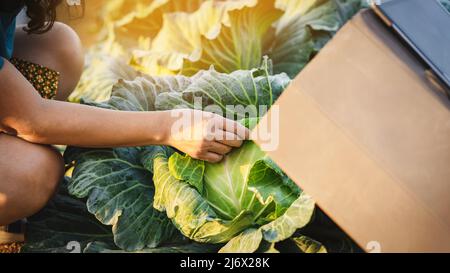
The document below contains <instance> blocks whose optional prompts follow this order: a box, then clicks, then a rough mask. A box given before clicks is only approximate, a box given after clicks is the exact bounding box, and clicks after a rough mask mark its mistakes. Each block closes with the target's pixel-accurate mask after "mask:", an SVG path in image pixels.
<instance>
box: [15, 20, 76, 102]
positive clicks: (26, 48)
mask: <svg viewBox="0 0 450 273" xmlns="http://www.w3.org/2000/svg"><path fill="white" fill-rule="evenodd" d="M23 27H24V26H18V27H17V29H16V39H15V47H14V53H13V55H14V57H15V58H18V59H22V60H25V61H29V62H32V63H35V64H39V65H42V66H45V67H48V68H50V69H52V70H55V71H57V72H59V73H60V80H59V89H58V94H57V96H56V99H57V100H66V99H67V98H68V96H69V95H70V93H72V91H73V90H74V89H75V87H76V85H77V84H78V81H79V79H80V76H81V73H82V71H83V64H84V54H83V49H82V46H81V42H80V39H79V38H78V35H77V34H76V33H75V31H74V30H72V29H71V28H70V27H69V26H67V25H65V24H62V23H58V22H56V23H55V25H54V26H53V28H52V29H51V30H50V31H49V32H47V33H44V34H28V33H26V32H25V31H24V30H23Z"/></svg>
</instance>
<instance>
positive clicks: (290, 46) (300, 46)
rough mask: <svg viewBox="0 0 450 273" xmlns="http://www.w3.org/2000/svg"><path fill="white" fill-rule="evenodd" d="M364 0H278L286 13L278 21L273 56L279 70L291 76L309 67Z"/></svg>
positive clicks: (275, 66) (275, 69)
mask: <svg viewBox="0 0 450 273" xmlns="http://www.w3.org/2000/svg"><path fill="white" fill-rule="evenodd" d="M364 2H365V1H364V0H304V1H298V0H277V2H276V7H277V8H280V9H282V10H284V11H285V14H284V15H283V17H282V18H281V19H280V21H279V22H278V23H277V24H276V31H275V35H274V37H273V44H272V45H271V46H270V52H271V54H270V57H271V58H272V59H273V62H274V71H275V72H276V73H279V72H281V71H282V72H286V73H287V74H288V75H289V76H290V77H291V78H294V77H295V76H297V74H298V73H299V72H300V71H301V70H302V69H303V68H304V67H305V66H306V64H307V63H308V62H309V61H310V60H311V58H312V57H313V56H314V54H315V53H317V52H318V51H319V50H320V49H321V48H322V47H323V46H324V45H325V44H326V43H327V42H328V41H329V40H330V39H331V38H332V36H333V35H334V34H335V32H336V31H337V30H339V28H340V27H341V26H342V25H343V24H344V23H345V22H346V21H347V20H348V19H350V18H351V17H352V16H353V15H354V14H355V13H356V12H357V11H358V10H359V9H361V8H362V7H363V3H364Z"/></svg>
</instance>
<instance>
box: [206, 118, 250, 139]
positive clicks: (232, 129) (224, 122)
mask: <svg viewBox="0 0 450 273" xmlns="http://www.w3.org/2000/svg"><path fill="white" fill-rule="evenodd" d="M215 126H216V128H217V129H221V130H223V131H224V132H229V133H232V134H234V135H235V136H237V137H238V138H235V139H229V140H246V139H249V137H250V130H249V129H247V128H246V127H245V126H243V125H241V124H239V123H238V122H236V121H233V120H230V119H226V118H222V117H219V118H217V119H216V122H215Z"/></svg>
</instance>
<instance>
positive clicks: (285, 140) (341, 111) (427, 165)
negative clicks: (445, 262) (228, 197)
mask: <svg viewBox="0 0 450 273" xmlns="http://www.w3.org/2000/svg"><path fill="white" fill-rule="evenodd" d="M426 75H427V73H425V67H424V66H423V65H422V64H421V63H420V62H419V61H418V60H417V58H415V56H413V55H412V54H411V53H410V52H409V51H408V50H407V48H406V47H405V46H403V45H402V43H401V42H400V40H399V39H398V38H397V37H395V36H394V35H393V34H392V32H391V31H390V30H389V29H388V28H387V27H386V26H385V25H383V23H382V22H381V21H380V20H379V18H377V17H376V16H375V15H374V14H373V12H372V11H370V10H366V11H363V12H361V13H360V14H358V15H357V16H356V17H355V18H354V19H352V20H351V21H350V22H349V23H348V24H347V25H346V26H344V27H343V28H342V29H341V30H340V31H339V33H338V34H337V35H336V36H335V38H334V39H333V40H332V41H331V42H330V43H329V44H328V45H327V46H326V47H325V48H324V49H323V50H322V51H321V52H320V54H318V56H316V58H315V59H314V60H313V61H312V62H311V63H310V64H309V65H308V66H307V67H306V69H304V70H303V72H302V73H301V74H300V75H299V76H298V77H297V78H296V79H295V80H294V82H293V84H292V85H291V86H290V87H289V88H288V89H287V90H286V91H285V93H284V94H283V95H282V97H281V98H280V100H279V101H278V102H277V104H276V105H277V106H279V111H280V113H279V114H280V121H279V122H280V124H279V129H280V139H279V146H278V147H277V149H276V150H275V151H269V154H270V155H271V157H272V158H273V159H274V160H275V161H276V162H277V163H278V164H279V165H280V166H281V167H282V168H283V169H284V170H285V171H286V173H287V174H288V175H289V176H291V178H292V179H294V181H296V182H297V183H298V184H299V185H300V187H302V188H303V189H304V190H305V191H306V192H307V193H308V194H310V195H311V196H312V197H313V198H314V199H315V200H316V201H317V203H318V205H319V206H320V207H321V208H322V209H323V210H324V211H325V212H326V213H327V214H329V215H330V216H331V217H332V218H333V219H334V220H335V222H336V223H337V224H338V225H340V226H341V227H342V228H343V229H344V230H345V231H346V232H347V233H348V234H349V235H350V236H351V237H353V238H354V239H355V240H356V241H357V242H358V243H359V244H360V246H361V247H363V248H365V249H366V248H367V247H369V246H377V247H378V246H379V247H380V248H381V249H380V250H381V251H382V252H450V102H449V101H448V99H447V98H446V96H445V95H444V93H443V92H442V90H441V89H440V88H439V87H438V86H437V85H434V84H433V81H430V79H429V78H428V77H427V76H426ZM272 115H273V113H272V112H271V113H269V115H268V116H267V117H266V118H265V119H263V120H262V122H261V124H260V126H261V127H266V126H267V124H268V123H269V122H270V120H271V119H272ZM274 135H276V134H274ZM260 144H263V143H262V141H261V143H260Z"/></svg>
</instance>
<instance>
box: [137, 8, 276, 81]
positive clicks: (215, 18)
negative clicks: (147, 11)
mask: <svg viewBox="0 0 450 273" xmlns="http://www.w3.org/2000/svg"><path fill="white" fill-rule="evenodd" d="M281 15H282V12H281V11H279V10H277V9H275V8H274V0H265V1H258V0H237V1H205V2H204V3H203V4H202V5H201V7H200V8H199V9H198V10H197V11H195V12H193V13H187V12H177V13H167V14H165V15H164V19H163V20H164V23H163V27H162V28H161V31H160V32H159V33H158V35H157V36H156V37H155V39H154V41H153V43H152V44H151V46H150V50H148V51H147V52H145V51H139V52H138V54H136V55H135V57H136V58H135V62H136V63H138V64H142V63H143V62H145V60H144V61H141V60H140V59H142V58H144V59H146V60H147V61H146V64H145V65H141V67H144V68H145V67H146V66H148V65H155V64H158V65H161V66H163V67H165V68H167V69H169V70H171V71H182V73H183V74H186V75H194V74H195V73H197V72H198V71H200V70H202V69H208V67H209V66H210V65H215V66H216V69H217V70H218V71H220V72H227V73H231V72H232V71H235V70H239V69H252V68H255V67H257V66H258V62H259V60H260V59H261V57H262V56H263V54H264V53H263V42H264V40H265V35H266V33H267V32H268V30H269V29H270V27H271V25H272V23H274V22H275V21H276V20H277V19H278V18H279V17H280V16H281ZM187 30H189V31H187ZM174 33H177V35H174ZM243 33H245V35H243ZM149 59H152V60H155V59H157V60H158V61H157V63H155V62H154V61H153V62H149ZM149 69H150V70H151V68H149Z"/></svg>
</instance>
